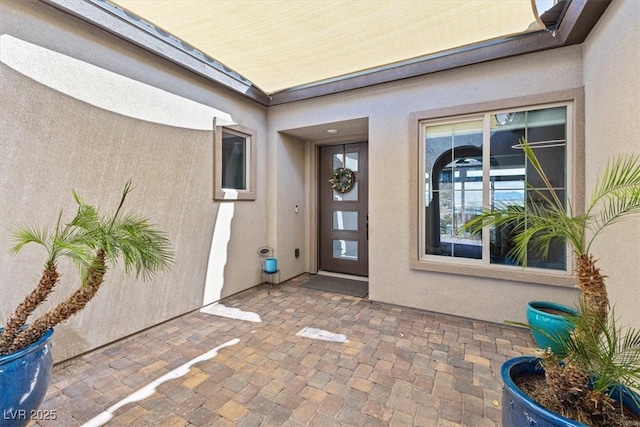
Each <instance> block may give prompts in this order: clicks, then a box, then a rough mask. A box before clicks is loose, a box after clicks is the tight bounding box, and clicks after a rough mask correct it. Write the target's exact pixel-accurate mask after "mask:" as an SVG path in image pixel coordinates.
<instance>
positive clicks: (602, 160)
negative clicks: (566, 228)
mask: <svg viewBox="0 0 640 427" xmlns="http://www.w3.org/2000/svg"><path fill="white" fill-rule="evenodd" d="M638 22H640V3H639V2H637V1H635V0H623V1H614V2H612V3H611V5H610V6H609V7H608V8H607V10H606V12H605V14H604V15H603V17H602V18H601V19H600V21H598V24H597V25H596V27H595V28H594V29H593V31H592V33H591V34H590V35H589V38H588V39H587V40H586V42H585V43H584V48H583V50H584V54H583V56H584V60H583V61H584V66H583V68H584V82H585V97H586V108H585V110H586V111H585V115H586V144H587V147H588V150H587V152H586V159H585V162H586V170H587V171H590V173H587V174H586V181H587V198H588V197H589V195H590V194H591V192H592V190H593V187H594V185H595V180H596V176H597V172H598V171H602V170H603V168H604V166H605V164H606V162H607V160H609V159H612V158H613V157H614V156H616V155H618V154H622V153H632V152H633V153H635V154H636V155H637V154H638V153H640V124H639V123H640V122H639V121H638V115H639V114H640V42H639V40H640V27H639V26H638ZM639 242H640V218H638V217H637V216H636V217H635V218H634V219H633V221H627V222H624V223H620V224H617V225H615V226H613V227H612V228H610V229H608V230H607V231H606V232H605V233H604V234H602V236H601V237H599V240H598V241H597V244H596V245H594V248H593V252H594V254H595V256H596V258H598V259H599V265H600V268H601V269H602V273H603V274H605V275H606V276H608V277H607V279H606V280H607V282H606V283H607V289H608V291H609V294H610V295H609V298H610V300H611V302H612V303H613V304H614V306H615V310H616V315H617V316H619V317H620V321H621V324H627V323H628V324H631V325H634V326H635V327H636V328H640V316H639V315H638V307H640V279H639V278H640V243H639Z"/></svg>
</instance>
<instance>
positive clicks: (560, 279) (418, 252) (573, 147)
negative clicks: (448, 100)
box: [410, 89, 584, 287]
mask: <svg viewBox="0 0 640 427" xmlns="http://www.w3.org/2000/svg"><path fill="white" fill-rule="evenodd" d="M558 106H566V107H567V123H566V126H567V135H566V136H567V141H566V143H567V147H566V166H565V167H566V186H567V187H566V192H567V201H568V203H571V205H572V207H573V208H574V211H576V209H577V211H576V212H575V213H577V214H579V213H581V211H580V210H581V209H583V206H584V173H583V170H584V146H583V141H584V94H583V90H582V89H574V90H568V91H561V92H553V93H548V94H541V95H535V96H527V97H521V98H513V99H507V100H503V101H492V102H488V103H482V104H473V105H467V106H460V107H452V108H446V109H440V110H429V111H424V112H416V113H413V114H411V117H410V125H411V130H412V132H411V134H412V137H413V138H414V141H415V143H416V149H417V153H416V154H417V155H416V158H417V161H416V162H415V163H414V167H413V169H412V170H413V172H414V174H412V176H413V177H417V178H418V179H417V180H416V179H414V180H413V186H412V190H415V191H412V202H413V203H414V206H415V207H416V208H417V211H414V212H416V215H415V220H413V221H412V230H411V233H410V236H411V239H412V241H411V244H412V247H413V253H412V255H411V259H410V266H411V268H412V269H415V270H425V271H434V272H443V273H455V274H461V275H468V276H477V277H485V278H494V279H504V280H511V281H519V282H530V283H541V284H549V285H557V286H567V287H568V286H574V285H575V277H574V273H573V271H574V268H573V267H574V263H575V259H574V256H573V253H572V252H571V250H570V248H569V247H567V251H566V254H567V262H566V270H565V271H562V270H551V269H542V268H532V267H519V266H508V265H501V264H490V263H489V259H488V256H487V254H488V250H489V249H488V244H487V243H486V242H488V241H489V235H488V233H489V229H488V228H486V229H485V230H483V242H485V243H484V244H483V249H482V250H483V259H482V260H476V259H469V258H456V257H446V256H438V255H427V254H425V245H426V242H425V231H426V223H425V209H424V206H425V191H426V187H425V176H424V174H425V161H426V159H425V157H426V156H425V135H424V131H425V129H426V125H438V124H445V123H457V122H461V121H468V120H474V119H476V120H477V119H478V118H481V119H482V120H483V151H484V150H489V147H490V145H489V141H488V138H489V128H490V122H489V118H490V116H491V115H492V114H497V113H498V114H499V113H502V112H509V111H514V110H517V111H525V110H532V109H538V108H553V107H558ZM487 154H488V153H484V154H483V156H486V155H487ZM488 168H489V165H488V164H486V162H483V203H485V207H486V203H487V201H488V199H489V198H488V192H489V185H488V180H489V172H488V170H487V169H488Z"/></svg>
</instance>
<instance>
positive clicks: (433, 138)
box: [423, 106, 567, 270]
mask: <svg viewBox="0 0 640 427" xmlns="http://www.w3.org/2000/svg"><path fill="white" fill-rule="evenodd" d="M566 112H567V107H566V106H563V107H555V108H545V109H532V110H528V111H506V112H501V113H498V114H494V115H489V114H486V115H483V116H481V117H478V118H477V119H473V120H469V119H466V120H464V121H459V122H451V123H446V124H434V125H429V124H427V125H426V126H425V127H424V128H423V131H424V143H425V145H424V151H425V170H424V174H425V175H424V176H425V187H424V194H425V217H424V218H425V219H424V231H425V234H424V248H425V251H424V252H425V254H426V255H438V256H446V257H457V258H474V259H482V260H483V262H486V263H491V264H506V265H513V264H517V262H516V261H515V260H513V259H512V258H511V256H510V253H509V252H510V251H511V249H512V247H513V236H512V230H513V226H514V225H515V224H514V225H511V226H509V225H506V226H502V227H499V228H498V229H491V230H489V232H488V234H486V235H485V237H487V238H488V241H486V242H483V240H482V238H481V236H479V235H473V236H472V235H468V234H467V233H465V232H463V231H462V230H461V226H462V225H463V224H464V223H465V222H467V221H468V220H470V219H471V218H473V217H474V216H475V215H476V214H477V213H479V212H480V211H481V210H482V209H483V207H487V208H490V207H493V206H495V205H496V204H500V205H501V206H504V205H505V204H506V205H513V206H514V207H518V208H522V207H525V209H526V206H527V205H530V204H532V203H536V204H539V203H543V202H544V193H545V191H546V188H545V186H544V183H543V182H542V179H541V177H540V176H539V175H538V174H537V173H536V172H535V169H534V168H533V167H532V166H531V165H530V164H528V162H527V160H526V158H525V155H524V153H523V151H522V150H521V149H520V148H519V147H518V143H519V141H520V138H522V137H524V138H526V139H527V141H529V143H530V144H531V146H532V147H533V148H534V149H535V153H536V156H537V157H538V160H539V161H540V163H541V164H542V167H543V169H544V170H545V172H547V174H548V177H549V179H550V180H551V182H552V185H553V186H554V189H555V190H556V191H557V193H558V195H560V197H566V188H565V187H566V160H567V159H566V141H565V140H566V132H567V113H566ZM487 143H488V145H489V147H488V150H487V149H486V147H485V144H487ZM562 200H564V199H562ZM527 265H528V266H529V267H538V268H547V269H558V270H566V248H565V245H564V243H561V242H558V243H557V244H556V245H555V246H553V247H552V249H551V251H550V253H549V255H548V257H547V259H546V260H545V261H539V260H537V254H536V252H535V251H533V250H531V251H529V254H528V257H527Z"/></svg>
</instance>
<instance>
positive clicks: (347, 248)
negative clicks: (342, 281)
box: [318, 142, 369, 276]
mask: <svg viewBox="0 0 640 427" xmlns="http://www.w3.org/2000/svg"><path fill="white" fill-rule="evenodd" d="M367 160H368V154H367V143H366V142H360V143H355V144H341V145H331V146H324V147H320V164H319V167H320V182H319V185H320V189H319V192H318V193H319V195H320V200H319V206H320V224H319V227H318V230H319V233H320V236H319V238H318V241H319V245H320V259H319V267H320V270H324V271H332V272H337V273H345V274H355V275H359V276H367V275H368V274H369V230H368V219H369V218H368V217H369V208H368V194H369V192H368V189H369V182H368V177H367V173H368V161H367ZM340 167H344V168H347V169H349V170H351V171H353V174H354V178H355V180H354V182H353V184H352V186H351V187H350V188H349V189H346V188H345V187H348V186H342V187H341V188H339V189H338V190H336V189H333V188H331V185H332V184H331V181H332V178H333V177H334V171H335V170H336V169H337V168H340Z"/></svg>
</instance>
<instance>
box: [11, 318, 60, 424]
mask: <svg viewBox="0 0 640 427" xmlns="http://www.w3.org/2000/svg"><path fill="white" fill-rule="evenodd" d="M0 330H1V329H0ZM52 336H53V329H50V330H48V331H47V333H46V334H45V335H44V336H43V337H42V338H40V339H39V340H38V341H36V342H35V343H33V344H31V345H30V346H29V347H27V348H25V349H22V350H20V351H17V352H15V353H11V354H8V355H5V356H0V425H2V426H6V427H17V426H26V425H27V423H28V422H29V419H30V417H31V416H33V415H37V412H36V411H37V409H38V408H39V407H40V404H41V403H42V401H43V400H44V396H45V394H46V393H47V388H49V381H50V379H51V369H52V367H53V357H52V355H51V337H52Z"/></svg>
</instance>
